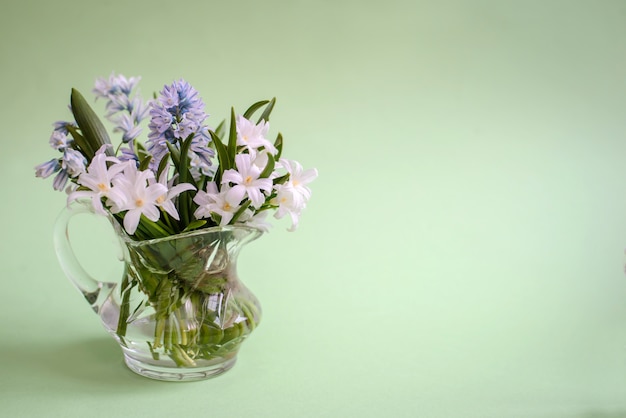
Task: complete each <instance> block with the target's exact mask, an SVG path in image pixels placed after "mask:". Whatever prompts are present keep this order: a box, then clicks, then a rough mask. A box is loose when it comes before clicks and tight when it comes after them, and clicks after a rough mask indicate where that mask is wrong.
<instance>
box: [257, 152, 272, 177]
mask: <svg viewBox="0 0 626 418" xmlns="http://www.w3.org/2000/svg"><path fill="white" fill-rule="evenodd" d="M275 164H276V161H274V157H273V156H272V154H270V153H267V164H266V165H265V168H264V169H263V171H262V172H261V174H260V175H259V177H260V178H267V177H269V176H270V174H272V172H273V171H274V165H275Z"/></svg>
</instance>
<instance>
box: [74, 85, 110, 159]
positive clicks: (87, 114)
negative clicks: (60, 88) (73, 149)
mask: <svg viewBox="0 0 626 418" xmlns="http://www.w3.org/2000/svg"><path fill="white" fill-rule="evenodd" d="M70 103H71V106H72V113H73V114H74V119H75V120H76V123H77V124H78V127H79V128H80V131H81V133H82V135H83V137H84V138H85V142H86V143H87V144H88V146H89V149H88V150H83V151H84V152H85V153H87V158H88V159H89V160H90V161H91V159H92V158H93V156H94V154H95V152H96V151H97V150H99V149H100V147H101V146H102V145H110V144H111V140H110V139H109V134H108V133H107V131H106V129H105V128H104V125H103V124H102V122H100V119H99V118H98V116H97V115H96V113H95V112H94V111H93V109H92V108H91V107H90V106H89V104H88V103H87V100H85V98H84V97H83V95H82V94H80V92H79V91H78V90H76V89H72V95H71V97H70ZM105 152H106V154H107V155H109V156H112V155H113V150H112V149H111V148H110V147H107V148H106V151H105Z"/></svg>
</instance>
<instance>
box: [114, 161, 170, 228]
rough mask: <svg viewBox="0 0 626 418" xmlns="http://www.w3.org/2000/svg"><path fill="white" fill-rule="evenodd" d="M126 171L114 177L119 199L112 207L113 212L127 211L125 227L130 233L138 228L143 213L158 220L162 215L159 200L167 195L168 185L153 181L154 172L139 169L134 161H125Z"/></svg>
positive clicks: (153, 219) (152, 219) (150, 218)
mask: <svg viewBox="0 0 626 418" xmlns="http://www.w3.org/2000/svg"><path fill="white" fill-rule="evenodd" d="M124 164H125V166H126V167H125V169H124V172H123V173H122V174H120V175H118V176H116V177H115V178H113V180H112V183H113V189H114V190H115V192H116V194H117V197H119V199H118V200H116V201H115V204H114V205H113V206H112V207H111V212H112V213H119V212H124V211H127V212H126V213H125V214H124V229H125V230H126V232H127V233H128V234H129V235H133V234H134V233H135V231H136V230H137V226H138V225H139V221H140V220H141V215H144V216H145V217H146V218H148V219H149V220H151V221H153V222H156V221H158V220H159V217H160V216H161V214H160V212H159V209H158V206H159V203H158V202H157V200H158V199H159V198H160V197H161V196H163V195H166V196H167V187H166V186H164V185H163V184H161V183H155V182H151V180H153V179H154V173H153V172H152V171H151V170H145V171H138V170H137V167H136V166H135V165H134V164H132V163H124Z"/></svg>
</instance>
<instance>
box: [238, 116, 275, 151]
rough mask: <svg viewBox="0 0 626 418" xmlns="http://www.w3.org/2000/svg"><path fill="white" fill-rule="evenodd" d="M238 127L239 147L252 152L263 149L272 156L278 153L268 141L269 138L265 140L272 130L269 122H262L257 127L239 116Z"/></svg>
mask: <svg viewBox="0 0 626 418" xmlns="http://www.w3.org/2000/svg"><path fill="white" fill-rule="evenodd" d="M236 127H237V145H240V146H243V147H246V148H248V149H252V150H257V149H259V148H261V147H263V148H265V149H266V150H268V151H269V152H271V153H272V154H276V153H277V152H278V151H277V150H276V148H275V147H274V145H273V144H272V143H271V142H270V141H268V140H267V138H265V135H267V131H268V130H269V128H270V123H269V122H266V121H261V122H259V123H258V124H257V125H255V124H254V123H253V122H251V121H250V120H248V119H246V118H244V117H243V116H241V115H238V116H237V123H236Z"/></svg>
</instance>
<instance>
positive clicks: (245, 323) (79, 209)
mask: <svg viewBox="0 0 626 418" xmlns="http://www.w3.org/2000/svg"><path fill="white" fill-rule="evenodd" d="M84 212H91V209H90V208H88V207H86V206H83V205H74V206H72V207H71V208H68V209H66V210H64V211H63V212H62V213H61V215H60V216H59V218H58V220H57V223H56V226H55V232H54V238H55V250H56V253H57V257H58V259H59V262H60V264H61V267H62V268H63V271H64V272H65V274H66V275H67V277H68V278H69V279H70V280H71V281H72V282H73V284H74V285H75V286H76V287H77V288H78V290H79V291H80V292H81V293H82V294H83V296H84V297H85V299H86V300H87V301H88V302H89V304H90V305H91V307H92V308H93V310H94V311H95V312H96V313H97V314H98V315H99V316H100V318H101V320H102V323H103V325H104V327H105V328H106V330H107V331H108V332H109V333H110V334H111V335H112V336H113V337H114V338H115V339H116V340H117V342H118V343H119V345H120V346H121V348H122V351H123V353H124V360H125V364H126V365H127V366H128V368H130V370H132V371H134V372H135V373H138V374H139V375H142V376H145V377H149V378H152V379H158V380H168V381H189V380H201V379H207V378H211V377H214V376H218V375H220V374H222V373H224V372H225V371H227V370H229V369H230V368H231V367H233V365H234V364H235V361H236V359H237V353H238V351H239V348H240V346H241V343H242V342H243V341H244V340H245V339H246V338H247V337H248V335H250V333H251V332H252V331H253V330H254V329H255V327H256V326H257V325H258V324H259V321H260V319H261V307H260V304H259V302H258V300H257V299H256V297H255V296H254V295H253V294H252V293H251V292H250V291H249V290H248V289H247V288H246V287H245V286H244V284H243V283H242V282H241V281H240V280H239V277H238V275H237V257H238V255H239V251H240V250H241V248H242V247H243V246H244V245H245V244H247V243H249V242H251V241H253V240H254V239H256V238H258V237H259V236H260V235H261V234H262V232H261V231H259V230H258V229H255V228H250V227H243V226H228V227H213V228H206V229H201V230H196V231H191V232H186V233H181V234H177V235H172V236H169V237H166V238H159V239H153V240H146V241H135V240H133V239H131V238H130V237H129V236H128V235H126V233H125V232H124V231H123V230H122V228H121V227H120V226H119V224H118V222H117V221H116V220H114V219H111V224H112V225H113V227H114V228H115V231H116V234H117V236H118V238H119V240H120V242H121V246H122V249H123V263H124V273H123V275H122V278H121V281H119V282H103V281H99V280H96V279H94V278H93V277H91V276H90V275H89V274H88V273H87V272H86V271H85V270H84V269H83V267H81V265H80V263H79V262H78V260H77V259H76V256H75V255H74V252H73V251H72V247H71V243H70V239H69V234H68V225H69V221H70V219H71V218H72V217H73V216H74V215H76V214H78V213H84Z"/></svg>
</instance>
